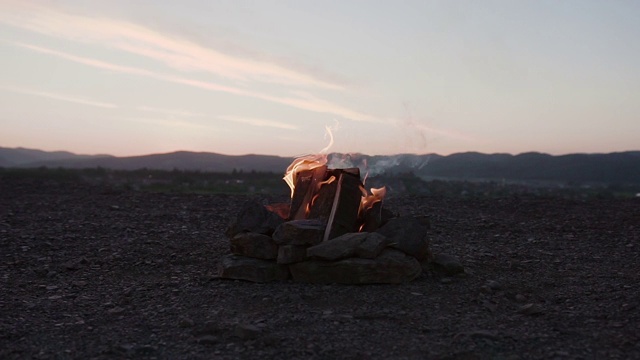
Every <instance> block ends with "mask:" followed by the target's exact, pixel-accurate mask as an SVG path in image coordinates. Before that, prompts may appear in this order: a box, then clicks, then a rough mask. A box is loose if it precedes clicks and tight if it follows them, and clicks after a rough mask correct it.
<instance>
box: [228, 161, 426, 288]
mask: <svg viewBox="0 0 640 360" xmlns="http://www.w3.org/2000/svg"><path fill="white" fill-rule="evenodd" d="M365 179H366V176H365ZM284 180H285V182H286V183H287V184H288V185H289V187H290V188H291V201H290V203H284V204H282V203H281V204H267V205H263V204H261V203H259V202H257V201H249V202H247V203H246V204H245V205H244V206H243V208H242V209H240V211H239V213H238V215H237V216H236V218H235V219H234V221H233V222H232V223H231V224H230V226H229V228H228V229H227V232H226V235H227V236H228V237H229V239H230V245H231V246H230V248H231V253H232V254H229V255H226V256H224V257H223V258H222V259H221V260H220V265H219V273H220V276H221V277H222V278H229V279H241V280H248V281H254V282H268V281H276V280H287V279H291V278H292V279H293V281H296V282H309V283H340V284H371V283H402V282H408V281H411V280H413V279H414V278H416V277H417V276H418V275H420V273H421V272H422V265H421V263H424V262H425V261H427V260H428V259H429V258H430V251H429V241H428V237H427V231H428V228H429V222H428V219H426V218H424V217H398V216H395V215H394V214H393V213H392V212H391V211H389V210H387V209H386V208H385V207H384V206H383V200H384V197H385V195H386V189H385V188H384V187H383V188H379V189H371V190H370V192H368V191H367V190H366V189H365V187H364V183H363V181H362V180H361V177H360V170H359V169H358V168H346V169H330V168H328V167H327V156H326V155H310V156H305V157H301V158H298V159H296V160H295V161H294V162H293V163H292V164H291V165H290V166H289V167H288V168H287V171H286V173H285V176H284Z"/></svg>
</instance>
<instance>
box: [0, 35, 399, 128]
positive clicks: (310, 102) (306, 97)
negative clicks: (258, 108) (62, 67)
mask: <svg viewBox="0 0 640 360" xmlns="http://www.w3.org/2000/svg"><path fill="white" fill-rule="evenodd" d="M5 42H7V43H11V44H13V45H15V46H20V47H22V48H25V49H29V50H32V51H35V52H39V53H42V54H47V55H51V56H55V57H59V58H62V59H65V60H69V61H73V62H76V63H79V64H83V65H86V66H91V67H95V68H99V69H103V70H108V71H113V72H119V73H124V74H130V75H137V76H143V77H147V78H152V79H155V80H160V81H166V82H171V83H175V84H182V85H186V86H191V87H196V88H200V89H205V90H211V91H219V92H225V93H229V94H234V95H239V96H244V97H250V98H255V99H260V100H265V101H269V102H274V103H278V104H281V105H287V106H290V107H294V108H298V109H302V110H308V111H313V112H318V113H325V114H331V115H337V116H340V117H344V118H346V119H350V120H353V121H364V122H373V123H386V121H384V120H381V119H379V118H376V117H374V116H370V115H367V114H364V113H361V112H358V111H355V110H351V109H349V108H346V107H344V106H341V105H339V104H336V103H332V102H330V101H326V100H323V99H320V98H318V97H315V96H313V95H311V94H308V93H304V92H299V93H297V96H296V97H281V96H273V95H268V94H264V93H260V92H256V91H250V90H245V89H241V88H238V87H233V86H226V85H220V84H216V83H213V82H210V81H203V80H194V79H189V78H185V77H182V76H176V75H169V74H162V73H156V72H152V71H149V70H146V69H141V68H136V67H131V66H122V65H118V64H113V63H109V62H105V61H102V60H97V59H92V58H87V57H83V56H77V55H73V54H69V53H66V52H62V51H57V50H53V49H49V48H45V47H42V46H36V45H31V44H24V43H16V42H8V41H5Z"/></svg>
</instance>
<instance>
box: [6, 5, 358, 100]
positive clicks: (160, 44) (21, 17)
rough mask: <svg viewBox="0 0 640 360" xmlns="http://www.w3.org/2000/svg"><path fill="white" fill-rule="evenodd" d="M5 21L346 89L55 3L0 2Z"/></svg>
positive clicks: (176, 60)
mask: <svg viewBox="0 0 640 360" xmlns="http://www.w3.org/2000/svg"><path fill="white" fill-rule="evenodd" d="M49 4H51V3H49ZM0 22H2V23H5V24H8V25H11V26H14V27H18V28H22V29H26V30H29V31H33V32H37V33H41V34H44V35H47V36H54V37H58V38H62V39H66V40H71V41H79V42H90V43H98V44H101V45H103V46H106V47H108V48H111V49H117V50H120V51H124V52H128V53H132V54H136V55H138V56H143V57H146V58H149V59H152V60H154V61H158V62H161V63H163V64H165V65H166V66H169V67H171V68H173V69H176V70H178V71H191V72H204V73H209V74H213V75H216V76H220V77H222V78H225V79H232V80H237V81H244V82H247V81H256V82H264V83H274V84H284V85H290V86H302V87H314V88H324V89H331V90H345V89H346V88H345V87H344V86H343V85H342V84H340V83H338V82H336V81H335V80H333V79H331V78H330V77H325V78H321V77H320V76H319V75H318V72H313V73H312V72H305V71H301V70H296V69H294V68H292V67H290V66H289V67H287V66H286V65H284V64H283V65H280V64H278V63H274V62H269V61H264V60H258V59H251V58H247V57H239V56H233V55H230V54H226V53H224V52H221V51H219V50H216V49H214V48H211V47H205V46H202V45H200V44H197V43H195V42H192V41H189V40H186V39H183V38H179V37H175V36H172V35H168V34H163V33H160V32H157V31H154V30H151V29H149V28H146V27H143V26H140V25H138V24H134V23H131V22H126V21H120V20H114V19H107V18H101V17H87V16H78V15H74V14H70V13H65V12H62V11H60V10H58V9H56V8H55V7H53V6H51V5H49V6H45V5H42V4H33V3H28V2H27V1H11V0H9V1H5V2H3V4H0Z"/></svg>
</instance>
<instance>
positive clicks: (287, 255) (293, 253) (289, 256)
mask: <svg viewBox="0 0 640 360" xmlns="http://www.w3.org/2000/svg"><path fill="white" fill-rule="evenodd" d="M307 249H308V246H304V245H282V246H280V247H278V259H277V260H276V262H277V263H278V264H293V263H296V262H300V261H304V260H306V259H307Z"/></svg>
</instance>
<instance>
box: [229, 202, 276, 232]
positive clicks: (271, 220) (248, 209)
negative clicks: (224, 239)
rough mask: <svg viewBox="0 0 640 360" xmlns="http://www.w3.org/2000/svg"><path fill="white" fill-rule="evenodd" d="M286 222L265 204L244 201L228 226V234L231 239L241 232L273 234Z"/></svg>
mask: <svg viewBox="0 0 640 360" xmlns="http://www.w3.org/2000/svg"><path fill="white" fill-rule="evenodd" d="M283 222H284V219H283V218H282V217H280V216H279V215H278V214H276V213H275V212H273V211H269V210H268V209H267V208H266V207H265V206H264V205H262V204H260V203H258V202H257V201H254V200H249V201H247V202H245V203H244V205H243V206H242V209H241V210H240V212H239V213H238V215H237V216H236V218H235V219H234V220H233V221H232V222H231V224H230V225H229V227H228V228H227V231H226V235H227V236H228V237H229V238H230V239H231V238H233V237H234V236H236V235H237V234H239V233H241V232H254V233H258V234H264V235H271V234H273V232H274V231H275V229H276V228H277V227H278V226H280V224H282V223H283Z"/></svg>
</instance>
